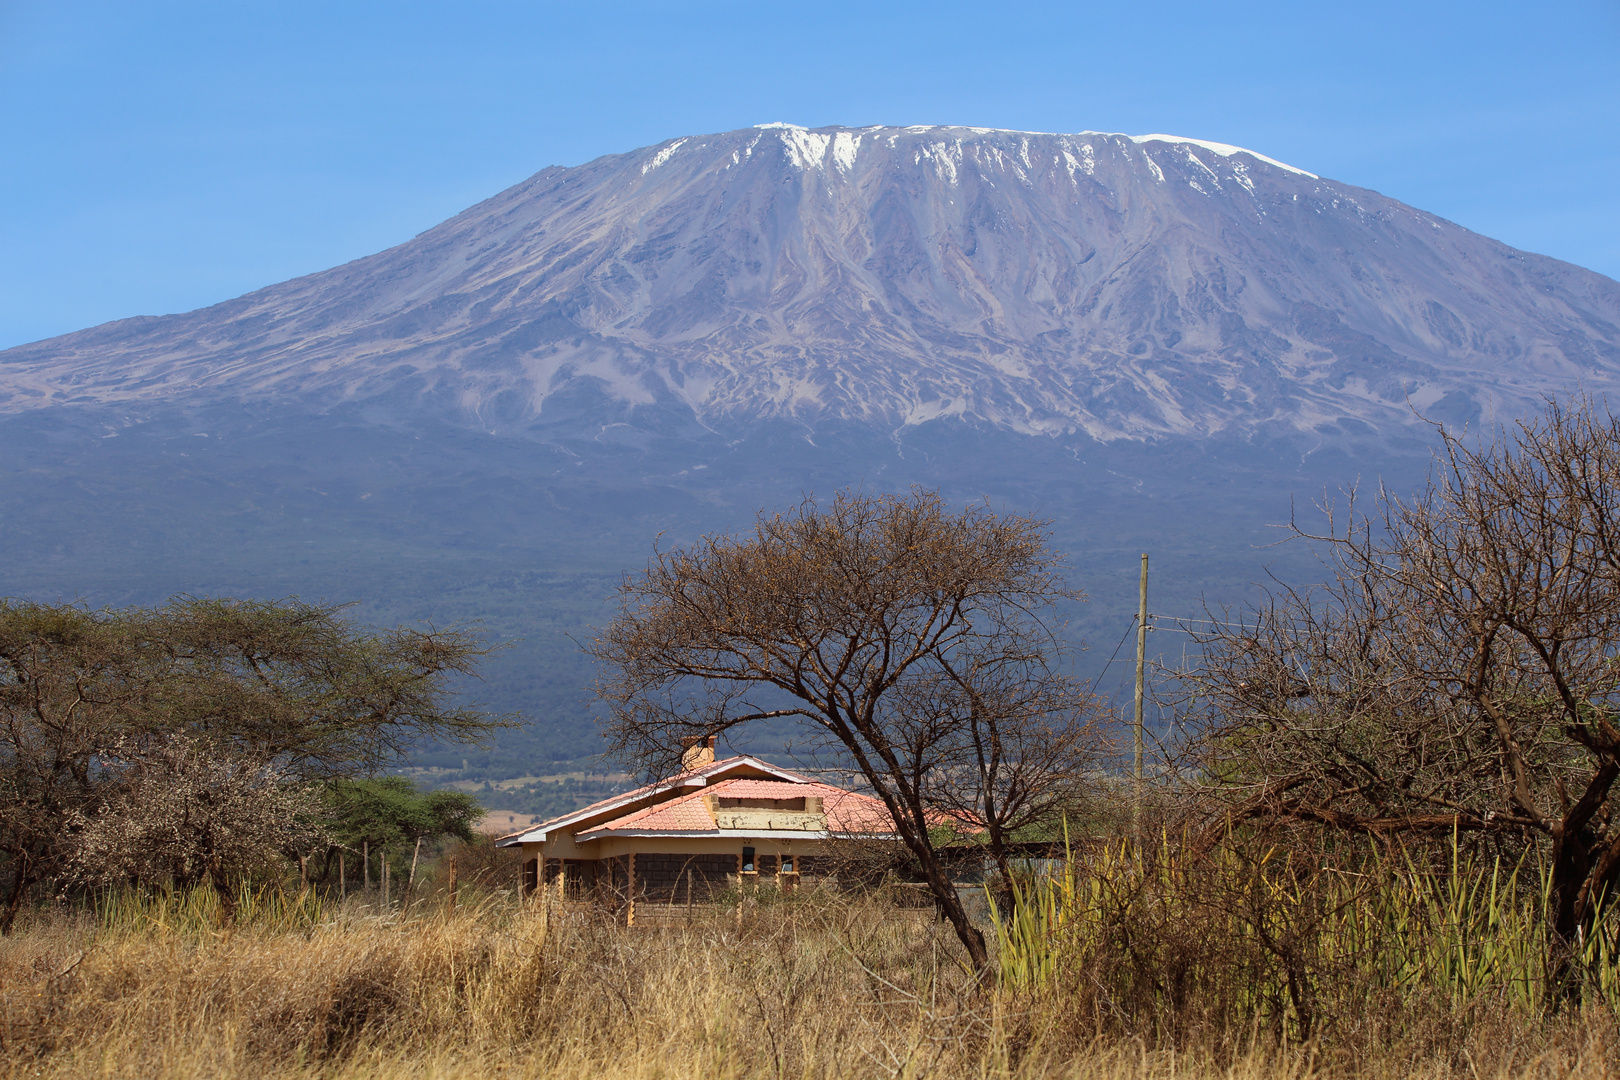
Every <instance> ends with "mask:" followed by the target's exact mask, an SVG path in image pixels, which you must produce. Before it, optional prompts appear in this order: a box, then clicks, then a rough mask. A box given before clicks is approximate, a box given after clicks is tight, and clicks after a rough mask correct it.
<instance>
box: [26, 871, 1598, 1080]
mask: <svg viewBox="0 0 1620 1080" xmlns="http://www.w3.org/2000/svg"><path fill="white" fill-rule="evenodd" d="M1220 859H1224V860H1226V861H1225V862H1224V863H1222V862H1221V861H1220ZM1290 860H1292V862H1290ZM1212 865H1213V867H1214V869H1210V868H1208V867H1206V868H1205V869H1203V870H1199V871H1194V870H1193V869H1192V868H1191V867H1190V865H1187V864H1183V863H1180V862H1177V861H1176V858H1175V853H1174V851H1172V850H1171V849H1170V847H1169V845H1165V848H1164V850H1163V851H1162V852H1160V853H1154V854H1153V857H1151V858H1150V857H1146V856H1145V855H1144V853H1143V852H1141V851H1138V850H1134V849H1131V848H1129V847H1127V846H1122V845H1100V846H1098V847H1097V849H1096V850H1095V851H1094V852H1088V853H1087V854H1086V855H1085V857H1084V858H1077V859H1074V860H1072V861H1071V862H1070V863H1068V864H1067V865H1060V866H1055V867H1053V868H1051V869H1050V872H1046V873H1041V874H1033V875H1032V876H1030V877H1029V878H1028V879H1027V880H1025V881H1023V882H1021V883H1019V884H1018V885H1017V888H1018V890H1019V897H1018V898H1019V902H1018V903H1017V904H1016V905H1014V907H1013V908H1012V910H1011V911H1010V912H1009V911H1007V910H1006V909H1005V906H1003V907H1002V908H998V909H997V911H998V917H997V920H996V922H995V924H994V926H993V927H992V928H993V929H994V930H995V931H996V934H997V939H998V942H999V952H1000V957H1001V969H1000V970H1001V979H1000V980H999V981H998V982H996V983H994V984H992V985H986V984H985V983H983V982H980V981H978V980H975V979H974V978H972V977H971V976H970V975H969V973H968V972H967V970H966V968H965V966H964V960H965V958H964V957H963V955H962V953H961V950H960V947H959V945H958V944H957V942H956V940H955V935H954V934H952V933H951V932H950V930H949V928H948V927H946V926H945V925H943V924H940V923H938V922H936V921H935V920H934V918H933V916H932V913H931V912H926V911H923V912H917V911H902V910H899V909H898V908H897V907H896V906H895V904H894V903H893V902H892V900H891V898H888V897H885V896H883V895H882V894H881V893H879V894H876V895H872V896H847V895H838V894H833V893H827V892H817V891H813V890H806V891H805V892H803V893H799V894H794V895H792V896H787V897H782V898H780V899H779V900H778V902H774V903H757V902H754V901H752V900H748V899H746V898H745V899H743V900H742V901H740V902H739V903H737V904H735V905H733V906H724V907H713V908H701V909H697V910H694V911H693V912H692V913H691V915H690V917H683V918H680V919H671V920H670V921H669V922H668V925H665V926H662V927H660V928H659V929H656V930H648V929H628V928H625V927H621V926H617V925H613V924H611V923H609V922H607V921H605V920H601V919H596V918H593V917H591V916H590V915H588V914H587V913H583V912H580V911H577V910H560V909H557V908H555V907H551V906H548V905H546V904H544V903H537V902H534V901H530V902H518V901H517V900H516V899H515V898H513V897H512V896H511V895H509V894H502V893H499V892H495V891H489V890H482V891H480V890H477V889H464V890H463V895H462V903H461V904H460V906H459V907H457V908H456V909H455V910H451V909H449V907H448V906H447V905H446V904H444V903H443V902H442V900H443V898H442V897H431V896H429V897H424V898H419V899H418V900H417V901H416V902H414V903H413V904H411V905H410V907H409V908H408V909H405V910H401V909H399V908H394V909H380V908H379V907H378V906H377V905H375V904H372V903H370V902H368V901H367V900H366V899H364V898H350V899H349V900H348V901H347V902H337V901H320V900H318V899H317V898H315V897H314V896H313V895H311V894H308V893H297V892H293V891H281V890H277V889H274V888H271V889H257V890H249V891H247V892H244V894H243V895H242V896H241V897H240V898H239V900H238V904H237V911H236V919H235V920H234V922H233V924H232V925H231V926H230V927H229V928H226V927H222V926H221V924H220V922H219V921H218V917H217V916H218V911H217V909H216V906H215V905H216V904H217V901H216V900H215V899H212V898H210V896H209V894H208V891H207V890H202V891H200V892H197V893H179V894H172V893H149V894H134V893H116V894H107V895H103V896H101V897H98V898H97V902H96V903H95V904H93V905H90V906H87V907H85V908H83V909H79V910H57V911H43V912H40V913H38V914H36V916H35V917H34V918H33V920H32V922H31V923H30V924H29V925H28V926H26V927H25V928H24V929H23V930H22V932H20V933H18V934H17V935H15V936H13V937H11V938H8V939H4V940H3V941H0V1077H4V1078H12V1077H15V1078H18V1080H21V1078H22V1077H31V1078H32V1077H39V1078H44V1080H53V1078H64V1077H81V1076H94V1077H137V1076H138V1077H158V1078H170V1077H173V1078H179V1077H201V1076H207V1077H226V1078H237V1077H252V1078H253V1080H274V1078H280V1077H317V1076H318V1077H333V1078H357V1080H358V1078H372V1077H395V1076H403V1077H435V1078H437V1077H444V1078H451V1077H457V1078H459V1077H483V1076H493V1075H503V1076H524V1077H528V1076H533V1077H542V1076H544V1077H565V1078H572V1077H634V1078H646V1080H653V1078H678V1077H679V1078H684V1077H693V1078H697V1077H703V1078H705V1080H709V1078H721V1080H726V1078H741V1077H755V1076H760V1077H771V1078H787V1077H793V1078H834V1077H852V1078H857V1077H858V1078H867V1077H872V1078H876V1077H883V1078H897V1077H899V1078H921V1077H934V1076H942V1077H943V1076H949V1077H957V1076H963V1077H978V1078H1002V1077H1005V1078H1015V1077H1016V1078H1026V1077H1027V1078H1045V1077H1053V1078H1056V1077H1076V1078H1082V1077H1110V1078H1112V1077H1119V1078H1122V1080H1123V1078H1136V1077H1142V1078H1147V1077H1162V1078H1165V1080H1170V1078H1180V1077H1195V1076H1196V1077H1202V1076H1223V1077H1229V1078H1233V1080H1248V1078H1251V1077H1252V1078H1256V1080H1258V1078H1259V1077H1262V1076H1271V1075H1282V1076H1298V1077H1302V1078H1303V1077H1306V1076H1312V1077H1315V1076H1350V1075H1365V1076H1374V1075H1376V1076H1385V1075H1389V1076H1395V1075H1401V1076H1405V1075H1422V1076H1433V1077H1437V1078H1438V1077H1452V1076H1456V1077H1462V1076H1504V1077H1506V1076H1519V1075H1532V1074H1533V1075H1547V1076H1551V1075H1560V1076H1562V1075H1573V1076H1591V1077H1596V1076H1602V1075H1607V1074H1608V1072H1609V1070H1610V1069H1611V1067H1612V1066H1613V1065H1614V1063H1615V1062H1614V1055H1613V1052H1612V1050H1611V1046H1612V1033H1613V1025H1612V1023H1610V1021H1609V1019H1608V1013H1607V1012H1602V1011H1599V1010H1600V1008H1601V1007H1600V1006H1599V1005H1594V1004H1592V1003H1588V1005H1587V1006H1586V1007H1585V1011H1582V1012H1580V1013H1579V1014H1578V1015H1571V1014H1566V1015H1563V1016H1560V1017H1558V1018H1555V1019H1552V1020H1548V1019H1546V1018H1545V1017H1543V1016H1541V1015H1539V1014H1532V1013H1531V1012H1529V1011H1527V1010H1528V1008H1529V1006H1530V1005H1533V1004H1534V1002H1535V1001H1536V1000H1538V999H1535V998H1533V997H1525V998H1523V999H1522V1001H1521V999H1520V998H1516V997H1514V996H1513V993H1514V992H1513V991H1511V990H1507V989H1504V988H1505V987H1509V986H1510V985H1511V981H1512V980H1511V978H1510V977H1509V976H1510V975H1511V973H1513V972H1516V971H1520V970H1521V969H1523V965H1524V963H1526V962H1527V961H1521V960H1519V959H1516V957H1517V956H1518V954H1516V953H1512V952H1511V951H1509V952H1501V951H1498V952H1491V953H1488V954H1487V953H1486V952H1483V951H1482V950H1481V948H1480V947H1479V945H1478V942H1477V940H1476V936H1475V935H1476V931H1477V930H1478V929H1479V928H1480V927H1485V928H1487V929H1489V928H1490V927H1493V926H1494V927H1506V926H1509V925H1512V924H1511V922H1510V921H1509V920H1512V919H1514V918H1518V917H1520V916H1519V915H1517V914H1514V913H1515V912H1517V911H1519V908H1518V907H1517V906H1515V905H1518V904H1520V903H1521V902H1522V901H1523V898H1524V897H1525V896H1526V895H1533V893H1534V891H1535V889H1534V888H1533V887H1531V886H1532V884H1534V883H1533V882H1532V881H1531V878H1530V874H1531V872H1530V871H1529V870H1526V871H1524V872H1521V873H1520V875H1519V877H1518V878H1517V879H1514V878H1513V874H1514V873H1515V871H1517V870H1518V868H1516V867H1512V868H1505V869H1504V870H1503V874H1502V876H1501V877H1500V878H1499V879H1497V880H1495V881H1494V882H1493V880H1492V879H1491V878H1490V876H1489V874H1486V875H1484V876H1482V877H1480V878H1479V880H1478V881H1477V882H1475V884H1474V886H1466V885H1465V882H1464V879H1465V877H1466V873H1465V872H1466V871H1467V870H1468V868H1469V865H1470V864H1469V863H1467V862H1466V860H1464V861H1462V862H1459V864H1458V865H1457V867H1456V868H1455V869H1456V871H1457V872H1455V873H1451V874H1449V875H1448V874H1439V875H1438V876H1436V872H1435V871H1434V870H1432V869H1423V868H1417V867H1412V866H1406V865H1405V864H1400V865H1396V864H1391V865H1389V866H1388V867H1387V868H1386V869H1387V870H1388V872H1389V873H1390V874H1391V875H1395V876H1399V875H1405V877H1404V878H1403V879H1402V880H1406V881H1408V882H1410V883H1414V888H1413V889H1411V890H1409V898H1408V901H1407V902H1406V903H1405V906H1404V907H1401V908H1400V909H1399V913H1404V914H1403V915H1402V917H1404V918H1406V919H1407V920H1408V922H1407V923H1400V922H1399V920H1398V919H1397V918H1396V915H1397V914H1398V912H1397V911H1396V910H1395V909H1394V908H1391V909H1390V910H1388V911H1384V910H1382V909H1379V908H1378V907H1377V906H1376V902H1375V901H1374V899H1373V897H1374V895H1375V893H1376V890H1373V889H1371V888H1367V889H1362V888H1360V887H1358V886H1356V885H1355V884H1353V882H1354V881H1355V879H1353V878H1350V877H1349V876H1348V875H1346V874H1342V873H1336V874H1326V873H1325V872H1322V871H1320V870H1319V868H1317V870H1315V871H1314V876H1313V874H1308V873H1306V872H1305V870H1306V867H1304V866H1302V865H1301V864H1300V857H1299V856H1298V855H1284V854H1281V853H1272V854H1270V855H1267V854H1266V853H1265V852H1262V853H1261V854H1260V855H1259V856H1256V857H1254V858H1249V857H1247V856H1245V855H1244V854H1243V853H1242V852H1241V851H1229V852H1227V853H1226V854H1224V855H1222V856H1220V858H1219V859H1217V860H1216V861H1215V863H1214V864H1212ZM1290 867H1292V870H1290V869H1289V868H1290ZM1442 869H1444V868H1442ZM1257 870H1258V871H1260V873H1259V874H1258V876H1256V874H1255V871H1257ZM1200 874H1202V875H1204V876H1202V877H1201V876H1199V875H1200ZM1211 875H1213V876H1211ZM1221 875H1225V876H1224V878H1223V877H1222V876H1221ZM1335 878H1342V879H1343V883H1342V884H1340V885H1332V884H1331V882H1332V881H1333V880H1334V879H1335ZM1392 880H1393V879H1392ZM1222 881H1224V882H1225V885H1223V886H1222V887H1223V888H1227V887H1232V886H1236V885H1237V884H1239V883H1244V884H1245V885H1246V886H1247V887H1249V888H1250V891H1251V894H1252V895H1251V896H1250V898H1249V899H1247V900H1244V899H1242V897H1241V896H1239V898H1238V900H1237V901H1232V897H1230V896H1227V895H1226V894H1224V893H1219V892H1204V893H1201V894H1200V892H1199V890H1201V889H1208V887H1209V886H1210V885H1211V884H1212V883H1213V884H1220V883H1221V882H1222ZM1387 884H1388V882H1380V885H1381V886H1382V885H1387ZM1317 885H1321V886H1322V888H1321V889H1319V890H1316V891H1314V892H1313V889H1316V886H1317ZM1431 885H1432V886H1434V887H1435V889H1434V890H1431V891H1428V892H1425V891H1422V890H1424V889H1428V888H1429V887H1430V886H1431ZM1521 886H1523V887H1521ZM1448 889H1449V890H1451V891H1446V890H1448ZM1333 890H1338V891H1333ZM1458 890H1461V891H1458ZM1510 896H1511V897H1515V898H1516V899H1514V900H1513V901H1512V903H1509V902H1508V900H1507V899H1506V898H1507V897H1510ZM1223 897H1224V898H1223ZM1493 897H1494V899H1493ZM1493 906H1494V910H1495V912H1496V914H1495V915H1494V916H1492V915H1489V914H1488V912H1490V911H1491V910H1492V909H1493ZM1534 914H1536V912H1535V910H1534V909H1531V910H1530V911H1528V912H1527V913H1526V915H1525V917H1529V916H1531V915H1534ZM1491 918H1495V919H1496V920H1497V921H1496V922H1491V921H1490V919H1491ZM1257 919H1258V920H1260V921H1258V922H1257V921H1256V920H1257ZM1480 919H1484V920H1485V921H1484V922H1480V921H1479V920H1480ZM1356 920H1360V921H1359V922H1357V921H1356ZM1442 924H1446V925H1450V926H1451V927H1452V929H1451V930H1450V931H1446V932H1444V933H1442V932H1441V929H1440V928H1441V925H1442ZM1399 933H1404V934H1406V935H1407V938H1406V939H1405V940H1409V941H1410V942H1411V943H1412V944H1413V946H1414V947H1416V946H1418V945H1419V944H1422V947H1423V948H1424V949H1427V951H1426V952H1422V953H1421V954H1415V955H1414V956H1411V957H1408V958H1407V962H1406V963H1405V964H1404V966H1390V967H1388V968H1383V969H1380V968H1377V967H1376V966H1374V967H1372V968H1368V969H1365V970H1364V971H1363V970H1362V964H1363V962H1364V961H1366V960H1368V959H1369V958H1377V957H1379V956H1385V957H1388V958H1390V959H1391V961H1392V964H1393V957H1394V955H1395V953H1394V951H1393V950H1394V946H1393V945H1392V944H1389V943H1390V942H1392V941H1395V940H1397V937H1396V935H1397V934H1399ZM1504 933H1505V932H1504ZM1220 934H1226V935H1227V938H1226V939H1225V940H1224V941H1222V940H1217V939H1218V936H1219V935H1220ZM1289 934H1293V935H1294V938H1293V939H1290V940H1292V941H1293V944H1291V945H1286V946H1284V945H1282V944H1280V939H1279V938H1278V935H1282V936H1283V937H1286V936H1287V935H1289ZM1357 934H1359V935H1361V936H1360V937H1356V936H1355V935H1357ZM1447 934H1449V935H1450V936H1447ZM1245 935H1246V936H1245ZM1499 936H1502V935H1499ZM1266 940H1270V941H1271V946H1267V945H1266V944H1265V941H1266ZM1200 941H1201V942H1202V943H1201V944H1198V943H1199V942H1200ZM1374 946H1376V948H1374ZM1370 948H1372V949H1373V951H1372V952H1368V951H1367V950H1368V949H1370ZM1290 950H1293V952H1297V953H1298V954H1299V955H1300V956H1301V957H1303V958H1304V968H1303V969H1301V970H1303V972H1304V973H1305V974H1306V975H1308V976H1309V980H1308V985H1306V986H1305V987H1304V989H1305V991H1306V992H1307V993H1308V994H1313V995H1315V997H1314V998H1313V999H1311V1000H1312V1001H1314V1005H1313V1006H1312V1007H1314V1008H1315V1009H1316V1010H1317V1011H1318V1013H1319V1014H1321V1013H1323V1012H1324V1011H1326V1010H1329V1009H1331V1008H1334V1007H1337V1006H1340V1005H1343V1004H1345V1003H1347V1002H1350V1001H1352V1000H1353V1001H1355V1002H1357V1003H1359V1004H1358V1006H1357V1007H1358V1008H1359V1009H1360V1014H1359V1020H1358V1022H1357V1023H1345V1022H1330V1021H1328V1020H1323V1019H1319V1020H1318V1021H1317V1023H1316V1024H1315V1030H1314V1032H1313V1033H1312V1034H1311V1035H1310V1036H1309V1037H1308V1038H1306V1039H1303V1040H1302V1039H1301V1038H1300V1035H1301V1033H1300V1031H1299V1030H1298V1028H1297V1017H1296V1014H1295V1013H1292V1012H1288V1010H1289V1009H1292V1008H1293V1006H1292V1005H1291V1004H1290V1002H1291V1001H1292V999H1291V998H1290V994H1291V993H1293V992H1294V990H1293V989H1291V988H1290V984H1289V977H1288V974H1287V970H1286V969H1287V967H1288V963H1287V962H1286V961H1284V960H1280V959H1279V957H1281V956H1286V955H1289V954H1290ZM1334 950H1340V951H1338V952H1335V951H1334ZM1379 950H1382V951H1379ZM1594 962H1596V958H1594ZM1515 965H1519V966H1517V967H1516V966H1515ZM1357 972H1360V974H1359V975H1358V974H1357ZM1468 972H1475V973H1476V974H1474V975H1469V974H1467V973H1468ZM1479 972H1483V973H1484V974H1478V973H1479ZM1470 979H1472V980H1473V981H1469V980H1470ZM1336 980H1337V981H1336ZM1295 989H1298V987H1297V986H1296V987H1295ZM1526 992H1527V993H1529V992H1531V991H1528V990H1527V991H1526ZM1534 992H1535V993H1539V992H1540V991H1534ZM1278 1009H1282V1010H1283V1013H1282V1014H1281V1015H1282V1017H1283V1020H1284V1022H1283V1023H1282V1025H1281V1026H1280V1027H1279V1026H1278V1023H1277V1021H1278V1015H1279V1014H1278V1013H1277V1010H1278Z"/></svg>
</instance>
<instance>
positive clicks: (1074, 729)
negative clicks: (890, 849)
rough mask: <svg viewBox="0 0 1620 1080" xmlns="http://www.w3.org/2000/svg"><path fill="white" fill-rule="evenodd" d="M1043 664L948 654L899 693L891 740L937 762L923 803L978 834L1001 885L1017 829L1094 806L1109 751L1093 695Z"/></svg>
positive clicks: (1008, 873)
mask: <svg viewBox="0 0 1620 1080" xmlns="http://www.w3.org/2000/svg"><path fill="white" fill-rule="evenodd" d="M1009 653H1011V654H1012V655H1009ZM1049 660H1050V657H1049V656H1047V655H1045V653H1044V650H1040V651H1036V652H1035V653H1033V654H1031V655H1027V656H1021V655H1017V654H1016V651H1015V650H1006V649H1004V650H1001V651H999V652H998V651H992V652H991V653H988V654H984V653H974V654H970V655H953V656H947V657H945V658H943V659H942V660H941V661H940V663H939V664H938V667H937V669H936V670H931V671H929V672H927V673H926V674H924V675H923V677H922V678H919V679H914V680H905V681H903V682H902V683H901V685H900V686H899V687H898V688H897V700H896V703H895V710H894V715H895V723H894V727H895V730H896V733H897V736H898V737H899V738H901V739H902V740H903V741H905V742H906V743H907V745H909V746H912V747H914V748H915V749H914V756H915V757H916V758H918V759H920V760H921V759H929V758H932V760H934V762H935V765H934V767H933V768H932V769H930V770H928V771H927V772H926V773H925V774H924V775H923V781H922V790H923V802H924V805H926V806H928V807H929V808H930V809H933V810H935V811H937V812H939V813H940V814H943V815H944V816H946V817H947V818H949V819H950V820H951V821H953V822H955V823H957V824H959V825H960V826H962V827H964V828H965V829H966V830H968V831H970V832H973V833H976V834H979V835H981V836H982V839H983V841H984V846H985V848H986V850H987V851H988V853H989V855H990V857H991V858H992V859H993V860H994V861H995V864H996V867H997V868H998V869H999V870H1000V872H1001V875H1002V880H1003V881H1010V880H1011V878H1012V875H1013V866H1012V854H1011V850H1012V849H1011V847H1010V845H1011V844H1012V843H1013V842H1014V841H1015V838H1016V837H1017V836H1018V834H1019V833H1020V832H1022V831H1024V830H1028V829H1032V828H1037V827H1046V828H1052V827H1056V826H1058V825H1060V824H1061V823H1062V822H1063V821H1064V819H1066V818H1077V817H1079V816H1082V815H1089V814H1090V813H1091V812H1092V811H1093V810H1094V809H1095V804H1096V797H1097V786H1098V785H1097V775H1098V770H1099V769H1100V768H1101V767H1102V766H1103V764H1104V763H1105V760H1106V758H1107V756H1108V751H1109V749H1110V747H1109V744H1108V742H1107V739H1106V736H1105V732H1104V731H1103V730H1102V728H1101V726H1100V724H1099V722H1098V721H1099V717H1101V716H1102V715H1104V711H1103V710H1102V709H1101V708H1100V707H1099V706H1098V703H1097V701H1096V699H1095V698H1093V697H1092V695H1091V694H1090V693H1089V692H1087V691H1086V690H1084V689H1083V688H1082V687H1081V686H1080V684H1078V683H1077V682H1076V681H1075V680H1074V679H1072V678H1070V677H1068V676H1067V675H1064V674H1061V673H1059V672H1055V671H1053V670H1052V668H1051V666H1050V663H1049ZM1016 896H1017V893H1016V892H1015V891H1011V890H1009V891H1008V893H1007V896H1006V902H1007V903H1009V904H1010V903H1013V902H1015V898H1016Z"/></svg>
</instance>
